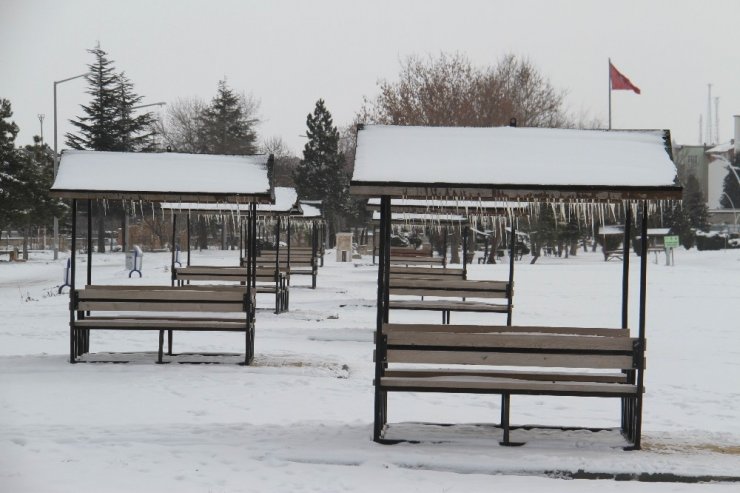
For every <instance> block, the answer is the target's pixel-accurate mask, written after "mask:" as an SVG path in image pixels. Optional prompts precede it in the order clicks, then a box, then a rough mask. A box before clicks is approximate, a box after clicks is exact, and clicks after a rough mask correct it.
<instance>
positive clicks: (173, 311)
mask: <svg viewBox="0 0 740 493" xmlns="http://www.w3.org/2000/svg"><path fill="white" fill-rule="evenodd" d="M70 298H71V300H70V312H71V314H70V362H71V363H74V362H75V358H76V357H77V356H81V355H82V354H84V353H87V352H89V331H90V330H153V331H158V332H159V349H158V357H157V362H158V363H162V362H163V361H162V358H163V345H164V332H165V331H167V332H168V336H169V348H168V354H170V355H171V354H172V333H173V331H176V330H177V331H206V332H244V334H245V339H246V340H245V351H244V364H247V365H248V364H250V363H251V362H252V359H253V357H254V302H255V299H254V293H253V292H252V293H251V294H250V291H249V290H247V288H246V287H244V286H183V287H170V286H87V287H85V288H84V289H77V290H74V291H73V292H72V293H71V297H70ZM101 312H102V313H105V315H99V314H98V313H101ZM111 312H115V313H114V314H113V313H111ZM152 312H159V313H158V314H154V313H152Z"/></svg>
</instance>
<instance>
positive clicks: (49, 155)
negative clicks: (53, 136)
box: [13, 135, 65, 258]
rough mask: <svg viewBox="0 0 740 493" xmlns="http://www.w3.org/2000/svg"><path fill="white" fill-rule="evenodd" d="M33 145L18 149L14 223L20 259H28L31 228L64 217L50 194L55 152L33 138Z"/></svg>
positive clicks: (59, 203)
mask: <svg viewBox="0 0 740 493" xmlns="http://www.w3.org/2000/svg"><path fill="white" fill-rule="evenodd" d="M33 140H34V143H33V145H28V146H26V147H25V148H23V149H19V150H18V162H19V166H18V174H17V175H16V178H17V180H18V190H17V192H18V193H17V195H16V197H15V199H14V203H15V206H16V212H15V214H14V218H13V224H14V225H15V226H16V227H17V228H18V229H20V230H21V231H22V233H23V256H24V258H28V238H29V236H30V235H31V233H32V228H33V227H39V226H51V224H50V222H51V218H53V217H55V216H56V217H63V215H64V210H65V207H64V204H63V203H62V201H61V200H59V199H55V198H52V197H51V196H50V195H49V189H50V188H51V185H52V181H53V175H54V157H53V156H54V151H53V150H52V149H51V148H50V147H49V146H48V145H46V144H42V143H41V138H40V137H39V136H37V135H36V136H34V138H33Z"/></svg>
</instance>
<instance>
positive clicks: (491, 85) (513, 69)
mask: <svg viewBox="0 0 740 493" xmlns="http://www.w3.org/2000/svg"><path fill="white" fill-rule="evenodd" d="M379 89H380V93H379V94H378V96H377V97H376V98H375V99H374V100H368V99H367V98H366V99H365V103H364V105H363V107H362V109H361V110H360V113H359V114H358V119H360V120H361V121H367V122H376V123H385V124H395V125H447V126H473V127H483V126H501V125H507V124H508V123H509V122H510V121H511V119H512V118H516V119H517V122H518V124H519V125H522V126H528V127H563V126H569V122H568V118H567V116H566V114H565V111H564V109H563V99H564V96H565V93H564V91H561V90H558V89H556V88H554V87H553V86H552V84H550V82H549V80H548V79H547V78H546V77H545V76H544V75H542V74H541V73H540V72H539V70H538V69H537V68H536V67H535V66H534V64H533V63H532V62H530V61H529V60H528V59H520V58H517V57H516V56H515V55H506V56H504V57H503V58H502V59H501V60H500V61H499V62H498V64H497V65H495V66H493V67H475V66H473V64H472V63H471V62H470V60H468V58H467V57H465V56H464V55H462V54H459V53H456V54H445V53H442V54H441V55H440V56H439V57H438V58H436V59H435V58H432V57H431V56H430V57H428V58H420V57H418V56H411V57H409V58H407V59H406V60H404V61H402V62H401V71H400V73H399V77H398V80H397V81H387V80H383V81H380V83H379Z"/></svg>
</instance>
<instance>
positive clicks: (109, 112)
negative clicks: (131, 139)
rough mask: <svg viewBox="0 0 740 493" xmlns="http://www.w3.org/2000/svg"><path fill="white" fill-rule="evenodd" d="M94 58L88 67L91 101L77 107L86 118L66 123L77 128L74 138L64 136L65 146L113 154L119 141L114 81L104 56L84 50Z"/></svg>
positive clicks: (68, 134) (100, 52) (114, 74)
mask: <svg viewBox="0 0 740 493" xmlns="http://www.w3.org/2000/svg"><path fill="white" fill-rule="evenodd" d="M87 51H88V52H89V53H91V54H92V55H93V56H94V57H95V61H94V62H93V63H91V64H90V65H88V66H87V67H88V69H89V73H88V75H87V76H86V77H85V80H87V85H88V88H87V91H86V92H87V94H89V95H90V96H91V97H92V100H91V101H90V104H89V105H81V106H82V110H83V111H84V113H85V115H86V116H80V117H78V118H77V120H70V123H71V124H72V125H74V126H75V127H77V128H78V129H79V130H78V132H79V133H78V134H73V133H67V134H66V137H67V145H68V146H70V147H71V148H73V149H90V150H94V151H114V150H117V146H118V143H119V141H120V139H119V135H118V131H117V127H116V123H117V114H118V113H119V103H118V101H117V100H118V95H117V91H116V89H117V86H118V77H117V75H116V73H115V69H114V67H113V61H111V60H109V59H108V57H107V53H106V52H105V51H103V50H102V49H101V48H100V45H98V46H96V47H95V48H93V49H92V50H87Z"/></svg>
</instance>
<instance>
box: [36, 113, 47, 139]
mask: <svg viewBox="0 0 740 493" xmlns="http://www.w3.org/2000/svg"><path fill="white" fill-rule="evenodd" d="M38 116H39V124H40V125H41V134H40V135H41V145H42V146H43V145H44V118H45V117H46V115H44V114H43V113H39V115H38Z"/></svg>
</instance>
